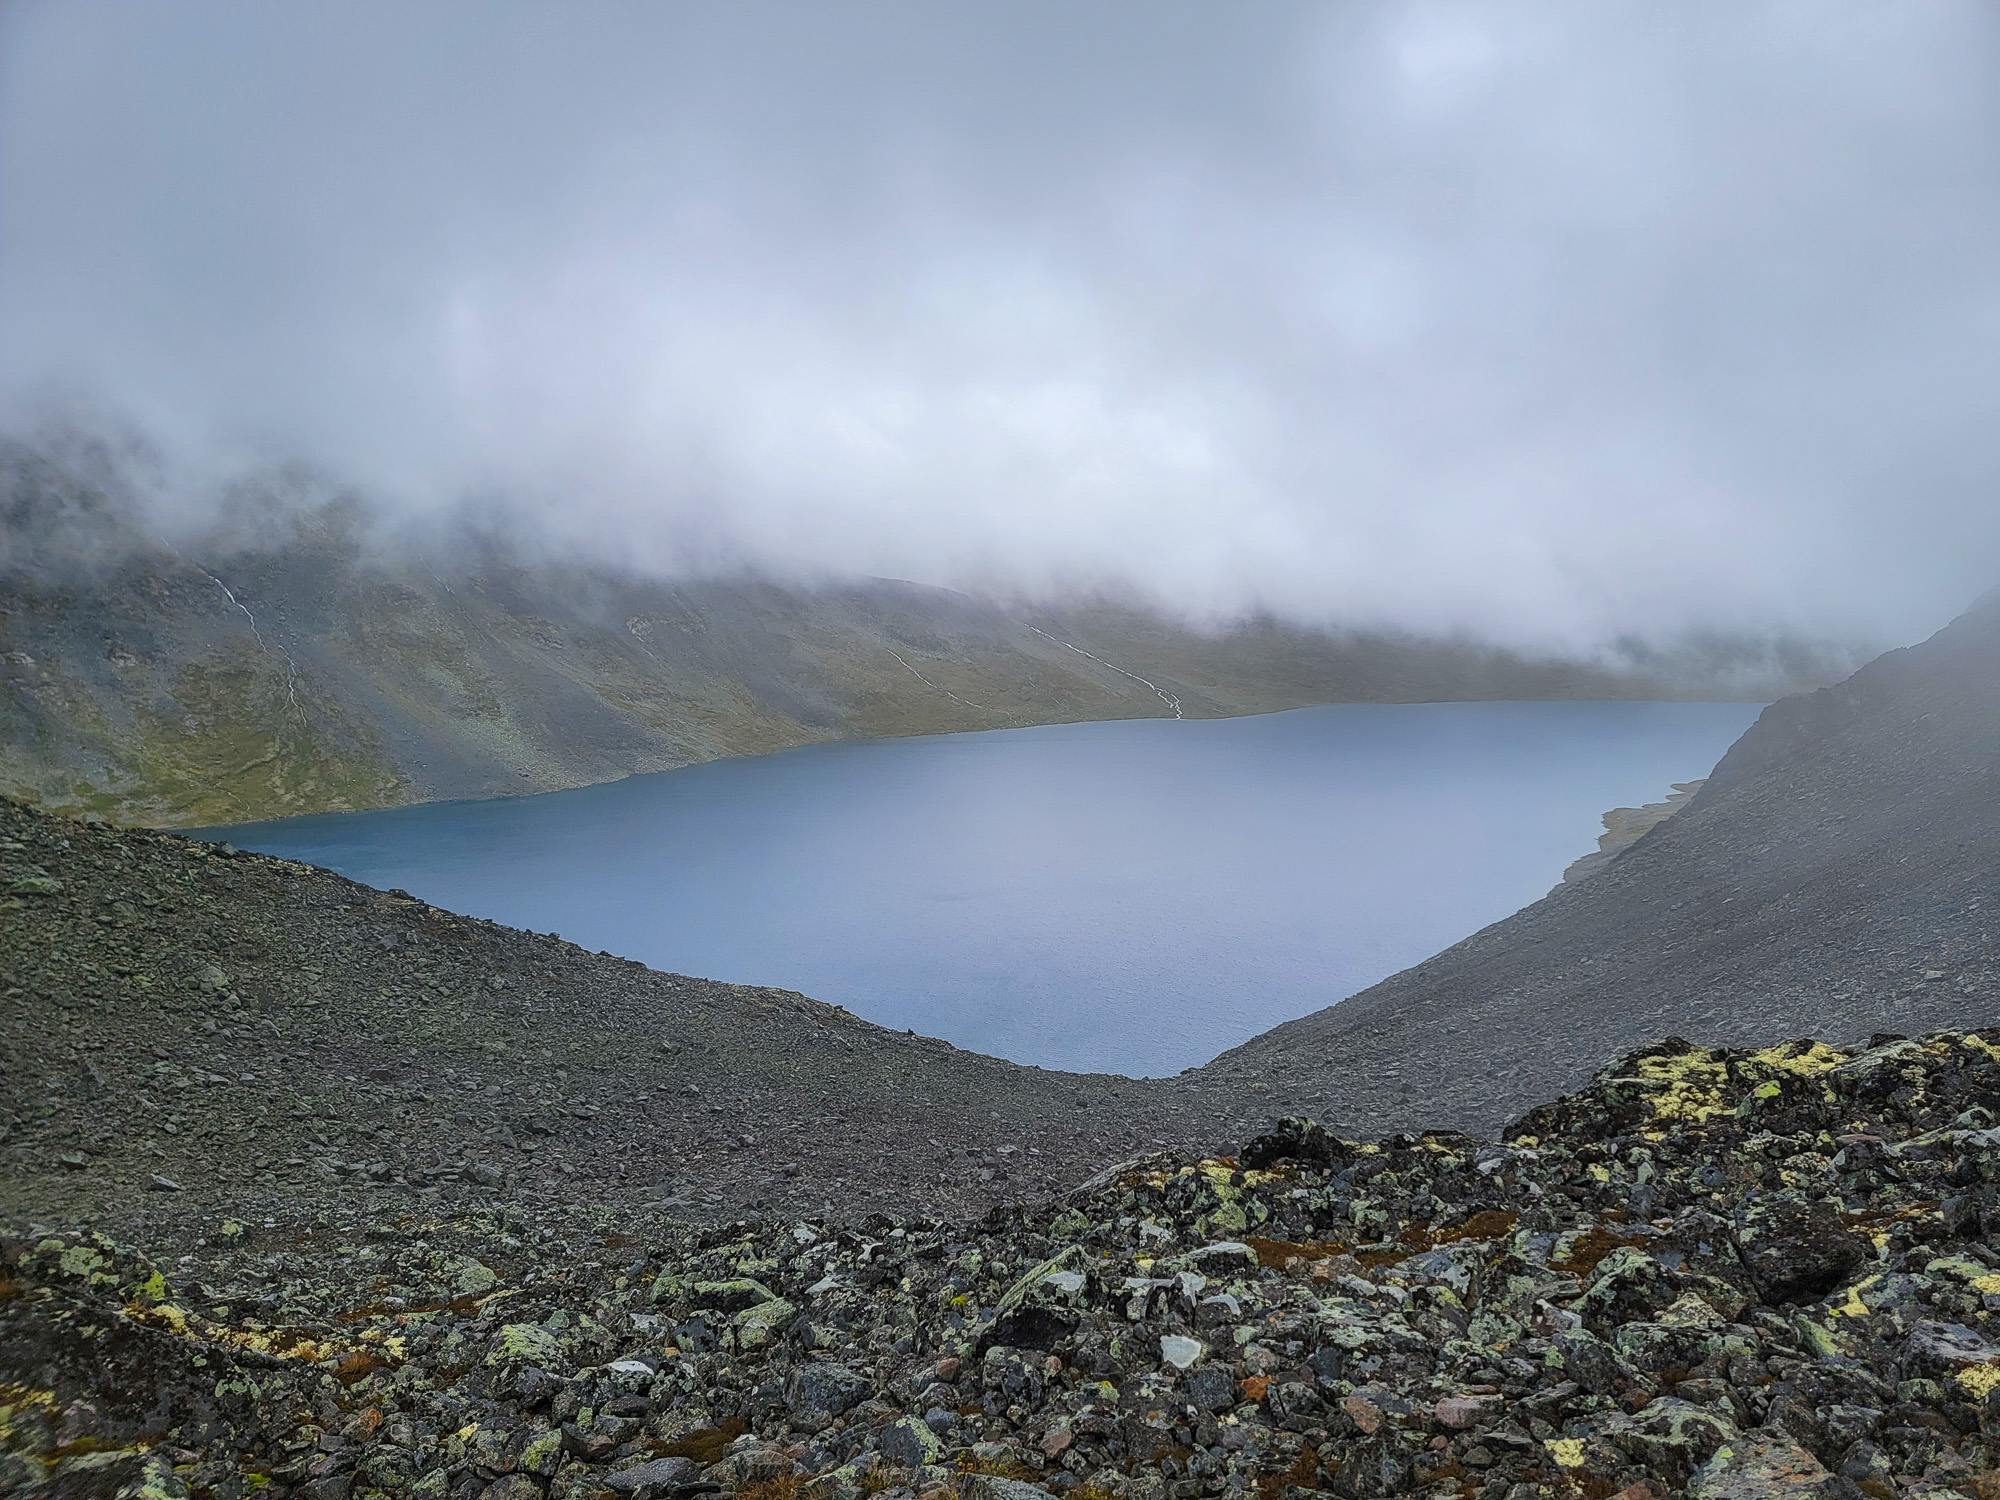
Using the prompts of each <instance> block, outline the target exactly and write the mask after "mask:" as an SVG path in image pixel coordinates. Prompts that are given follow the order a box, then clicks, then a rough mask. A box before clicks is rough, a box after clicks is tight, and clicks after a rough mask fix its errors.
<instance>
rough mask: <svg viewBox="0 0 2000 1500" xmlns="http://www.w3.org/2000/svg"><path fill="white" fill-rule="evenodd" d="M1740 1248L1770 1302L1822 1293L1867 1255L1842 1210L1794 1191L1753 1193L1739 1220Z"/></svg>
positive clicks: (1761, 1292)
mask: <svg viewBox="0 0 2000 1500" xmlns="http://www.w3.org/2000/svg"><path fill="white" fill-rule="evenodd" d="M1736 1250H1737V1254H1738V1255H1739V1256H1740V1257H1741V1258H1742V1261H1743V1265H1744V1268H1745V1269H1746V1270H1747V1271H1748V1272H1749V1273H1750V1279H1751V1281H1752V1282H1753V1283H1754V1284H1755V1285H1756V1288H1757V1295H1758V1296H1759V1297H1761V1298H1762V1299H1763V1300H1764V1301H1765V1302H1767V1303H1772V1304H1776V1303H1781V1302H1812V1301H1815V1300H1817V1299H1818V1298H1820V1297H1824V1296H1825V1295H1826V1294H1827V1293H1828V1292H1830V1291H1832V1290H1833V1289H1834V1288H1835V1287H1837V1286H1839V1285H1840V1284H1841V1282H1842V1281H1844V1280H1846V1279H1847V1276H1848V1273H1849V1272H1851V1271H1853V1270H1854V1268H1855V1267H1856V1266H1858V1265H1860V1264H1861V1261H1862V1258H1863V1256H1864V1255H1865V1254H1866V1251H1865V1250H1864V1248H1863V1246H1862V1244H1861V1242H1860V1241H1859V1240H1857V1239H1856V1238H1855V1237H1854V1236H1853V1235H1851V1234H1849V1233H1848V1232H1847V1228H1846V1226H1845V1225H1843V1224H1842V1223H1841V1222H1840V1215H1839V1213H1837V1212H1836V1211H1835V1210H1834V1209H1832V1208H1830V1207H1828V1206H1827V1205H1826V1204H1824V1203H1811V1202H1808V1201H1806V1200H1805V1199H1803V1198H1800V1197H1799V1196H1797V1195H1796V1194H1793V1193H1770V1194H1761V1195H1756V1196H1753V1197H1752V1198H1751V1199H1750V1202H1749V1204H1748V1206H1747V1207H1745V1209H1744V1210H1743V1214H1742V1216H1741V1218H1740V1219H1739V1220H1738V1221H1737V1225H1736Z"/></svg>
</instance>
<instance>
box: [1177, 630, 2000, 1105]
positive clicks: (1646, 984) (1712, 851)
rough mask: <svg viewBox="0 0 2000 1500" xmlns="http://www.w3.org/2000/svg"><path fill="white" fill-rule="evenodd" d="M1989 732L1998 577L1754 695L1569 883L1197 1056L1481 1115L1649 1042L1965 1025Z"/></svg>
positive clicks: (1999, 791)
mask: <svg viewBox="0 0 2000 1500" xmlns="http://www.w3.org/2000/svg"><path fill="white" fill-rule="evenodd" d="M1996 752H2000V595H1996V596H1992V597H1989V598H1987V599H1986V600H1984V601H1982V602H1981V603H1980V604H1979V605H1977V606H1975V607H1974V608H1973V609H1972V610H1971V611H1969V612H1968V613H1967V614H1965V615H1964V616H1962V617H1961V618H1960V619H1958V620H1957V621H1955V622H1954V623H1953V624H1952V625H1950V626H1949V627H1947V628H1946V629H1945V630H1943V631H1941V632H1939V633H1938V634H1937V635H1936V636H1934V637H1933V638H1932V639H1930V640H1929V641H1926V642H1924V643H1923V644H1922V645H1919V646H1914V647H1911V648H1909V649H1907V650H1901V651H1892V652H1890V653H1888V654H1887V655H1886V656H1883V657H1881V658H1879V659H1877V660H1876V661H1874V662H1871V663H1870V664H1869V665H1868V666H1866V667H1864V668H1862V669H1861V670H1860V671H1859V672H1857V673H1855V674H1854V675H1853V676H1852V677H1851V678H1849V679H1848V680H1847V681H1845V682H1843V683H1840V684H1839V685H1837V686H1835V687H1831V688H1826V689H1822V690H1821V691H1818V692H1815V693H1811V694H1808V695H1804V696H1801V697H1795V698H1789V699H1786V700H1784V701H1782V702H1779V703H1776V704H1773V705H1772V706H1771V707H1770V708H1769V709H1767V710H1765V712H1764V714H1763V715H1762V716H1761V717H1760V718H1759V719H1758V721H1757V723H1756V724H1755V725H1754V726H1752V728H1751V729H1750V730H1749V731H1748V732H1747V733H1746V734H1745V735H1744V736H1743V737H1742V739H1741V740H1739V741H1738V742H1737V744H1736V745H1735V746H1733V747H1732V748H1731V749H1730V751H1729V753H1728V754H1727V755H1726V756H1725V757H1724V758H1723V760H1722V762H1721V763H1720V764H1719V765H1718V766H1717V767H1716V769H1715V772H1714V774H1713V775H1712V776H1710V777H1709V779H1708V781H1707V783H1706V784H1705V785H1704V786H1703V787H1702V789H1701V790H1700V792H1699V793H1698V794H1697V795H1696V796H1695V798H1694V799H1693V801H1692V802H1690V803H1689V804H1688V805H1687V806H1686V807H1685V808H1684V809H1683V810H1682V811H1681V812H1680V813H1679V814H1677V815H1676V816H1675V817H1673V818H1670V819H1668V820H1667V821H1665V822H1663V823H1662V824H1660V825H1659V826H1658V827H1657V828H1655V829H1654V830H1653V831H1652V832H1650V833H1648V834H1647V835H1646V836H1645V837H1643V838H1641V839H1640V840H1638V841H1637V842H1636V843H1635V844H1632V845H1631V846H1629V847H1628V848H1627V849H1625V850H1624V851H1623V852H1622V853H1620V854H1618V855H1617V856H1616V857H1615V858H1614V859H1613V860H1612V861H1611V862H1610V863H1609V864H1608V866H1607V867H1605V868H1604V869H1603V870H1602V871H1601V872H1600V873H1598V874H1596V875H1594V876H1593V877H1592V878H1591V879H1589V880H1587V881H1583V882H1580V883H1578V884H1574V885H1567V886H1563V887H1560V888H1558V889H1557V890H1556V891H1554V892H1552V893H1551V894H1550V895H1549V896H1548V897H1547V898H1545V899H1544V900H1542V901H1539V902H1537V903H1535V904H1534V905H1533V906H1530V907H1528V908H1526V909H1525V910H1523V911H1521V912H1519V913H1517V914H1516V915H1514V916H1512V917H1509V918H1507V919H1506V920H1505V921H1503V922H1499V923H1496V924H1494V925H1493V926H1491V927H1488V928H1486V929H1485V930H1484V931H1482V932H1479V933H1476V934H1474V935H1473V936H1472V937H1469V938H1467V939H1466V940H1465V941H1464V942H1461V943H1459V944H1457V945H1455V946H1454V947H1452V948H1450V949H1448V950H1447V951H1445V952H1443V953H1441V954H1438V955H1437V956H1436V957H1434V958H1431V959H1429V960H1427V961H1426V962H1424V963H1422V964H1419V965H1417V966H1416V967H1415V968H1412V969H1409V970H1406V971H1404V972H1403V973H1401V974H1397V975H1394V976H1392V977H1391V978H1389V979H1386V980H1384V981H1383V982H1382V983H1380V984H1378V985H1375V986H1374V987H1372V988H1370V989H1368V990H1365V991H1363V992H1362V993H1360V994H1358V995H1356V996H1354V997H1352V998H1350V999H1348V1000H1345V1001H1342V1002H1341V1003H1340V1004H1339V1005H1337V1006H1333V1007H1330V1008H1328V1009H1326V1010H1322V1011H1319V1012H1316V1013H1315V1014H1313V1015H1310V1016H1306V1017H1304V1018H1302V1019H1300V1020H1297V1021H1293V1022H1289V1023H1287V1024H1286V1025H1284V1026H1280V1027H1277V1028H1275V1029H1274V1030H1272V1031H1270V1032H1267V1033H1266V1034H1264V1035H1263V1036H1260V1037H1258V1038H1256V1039H1254V1040H1253V1041H1251V1042H1249V1043H1246V1044H1245V1045H1244V1046H1243V1047H1241V1048H1238V1049H1236V1050H1235V1051H1234V1052H1231V1053H1228V1054H1225V1055H1224V1056H1223V1057H1222V1058H1219V1059H1217V1061H1216V1062H1214V1063H1212V1064H1210V1065H1209V1067H1208V1068H1207V1069H1205V1070H1204V1072H1205V1073H1207V1074H1208V1075H1210V1076H1211V1077H1212V1078H1213V1079H1215V1080H1216V1084H1217V1086H1218V1087H1223V1086H1226V1085H1227V1084H1229V1083H1237V1084H1240V1083H1242V1082H1244V1081H1247V1080H1252V1079H1254V1080H1256V1081H1257V1082H1258V1083H1259V1084H1261V1085H1267V1086H1268V1087H1269V1088H1270V1090H1271V1101H1272V1104H1273V1107H1281V1108H1282V1107H1290V1108H1300V1107H1303V1106H1305V1105H1307V1104H1311V1105H1312V1106H1314V1107H1315V1108H1317V1109H1318V1110H1319V1111H1320V1112H1321V1113H1322V1115H1323V1116H1324V1117H1326V1118H1330V1119H1338V1120H1340V1121H1342V1122H1346V1123H1351V1124H1355V1125H1368V1126H1373V1127H1379V1128H1397V1127H1399V1126H1401V1125H1405V1124H1408V1123H1412V1122H1414V1121H1416V1120H1418V1119H1419V1118H1421V1119H1422V1120H1424V1121H1426V1122H1428V1123H1439V1122H1445V1121H1448V1122H1450V1123H1453V1124H1459V1125H1463V1126H1465V1127H1467V1128H1492V1127H1494V1126H1496V1125H1497V1124H1499V1123H1500V1121H1502V1120H1503V1119H1505V1118H1506V1117H1508V1116H1509V1115H1510V1114H1511V1113H1513V1112H1516V1111H1518V1110H1519V1109H1521V1108H1523V1107H1525V1105H1526V1104H1528V1103H1529V1102H1531V1101H1532V1100H1534V1099H1537V1098H1547V1097H1552V1096H1554V1095H1556V1094H1559V1093H1562V1092H1564V1091H1565V1090H1567V1089H1570V1088H1573V1087H1576V1086H1577V1085H1579V1084H1580V1083H1581V1082H1582V1081H1583V1080H1584V1079H1586V1078H1588V1077H1589V1076H1590V1074H1591V1072H1592V1070H1593V1069H1594V1068H1596V1067H1597V1066H1598V1065H1600V1064H1601V1063H1602V1062H1604V1061H1605V1060H1606V1059H1608V1058H1610V1057H1612V1056H1614V1055H1616V1054H1617V1053H1619V1052H1620V1051H1623V1050H1625V1049H1626V1048H1628V1047H1631V1046H1634V1045H1638V1044H1639V1043H1640V1042H1641V1041H1643V1040H1645V1039H1648V1038H1653V1037H1658V1036H1665V1035H1680V1036H1686V1037H1689V1038H1692V1039H1694V1040H1697V1041H1702V1042H1718V1043H1728V1042H1739V1041H1743V1040H1746V1039H1750V1038H1757V1037H1771V1036H1806V1035H1813V1036H1820V1037H1825V1038H1830V1039H1849V1038H1855V1037H1866V1036H1867V1035H1868V1034H1870V1033H1871V1032H1876V1031H1885V1032H1899V1033H1909V1034H1914V1033H1917V1032H1922V1031H1926V1030H1929V1029H1932V1028H1936V1027H1943V1026H1950V1025H1955V1024H1978V1023H1981V1022H1989V1021H1991V1020H1992V1019H1993V1018H1994V1016H1995V1015H1996V1012H2000V944H1996V934H1995V929H1994V912H1993V902H1994V901H1995V894H1994V890H1993V872H1994V870H1995V869H1996V867H2000V754H1996Z"/></svg>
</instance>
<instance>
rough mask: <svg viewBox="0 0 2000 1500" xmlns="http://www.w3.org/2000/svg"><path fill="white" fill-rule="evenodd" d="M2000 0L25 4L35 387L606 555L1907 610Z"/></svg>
mask: <svg viewBox="0 0 2000 1500" xmlns="http://www.w3.org/2000/svg"><path fill="white" fill-rule="evenodd" d="M1996 84H2000V12H1996V11H1995V10H1994V9H1993V8H1991V7H1990V6H1983V5H1979V4H1976V3H1970V0H1966V3H1951V0H1940V3H1936V4H1926V5H1923V6H1897V7H1885V6H1876V5H1869V4H1862V3H1825V0H1814V3H1810V4H1804V3H1777V4H1772V3H1751V4H1745V3H1740V0H1728V3H1695V4H1676V5H1673V6H1646V5H1637V4H1623V3H1613V4H1604V3H1591V4H1557V3H1542V0H1538V3H1535V4H1521V5H1514V4H1504V3H1492V0H1480V3H1477V4H1428V3H1415V4H1372V5H1343V6H1324V5H1286V4H1267V5H1260V6H1257V7H1253V8H1247V9H1243V8H1237V9H1228V10H1224V9H1218V8H1215V7H1212V6H1207V5H1197V4H1170V3H1149V4H1146V5H1143V6H1140V5H1110V4H1105V5H1094V6H1088V7H1075V6H1069V5H1057V4H1033V3H1017V4H1009V5H1006V6H990V7H973V6H957V5H945V6H940V5H934V4H872V5H870V4H846V5H841V6H837V7H827V6H816V5H772V4H747V5H730V6H726V7H725V6H707V7H696V6H652V5H637V4H634V5H623V6H621V5H613V4H604V5H596V6H591V7H587V8H579V7H556V6H539V7H530V6H517V7H506V6H498V5H491V4H463V5H453V4H445V3H438V4H431V5H426V6H422V7H407V6H389V5H365V4H364V5H352V4H350V5H342V6H338V7H334V6H325V7H316V8H308V7H302V6H258V5H250V4H242V5H205V4H195V3H183V4H177V5H174V6H150V7H134V6H126V5H116V4H94V3H89V0H62V3H59V4H58V3H35V0H16V3H14V4H12V5H10V6H8V7H7V8H6V9H5V10H4V11H0V328H4V329H5V330H6V332H5V336H4V338H0V427H4V428H5V429H7V430H8V431H11V432H14V433H34V432H38V431H41V432H46V431H47V430H49V424H50V423H52V422H55V423H72V424H74V423H81V424H83V425H84V426H85V427H102V428H105V429H108V430H112V431H132V432H136V433H139V434H143V435H144V437H145V440H146V441H147V442H148V443H149V444H151V445H152V446H153V449H154V451H155V457H156V465H155V467H153V468H152V469H150V470H149V469H147V468H146V466H144V465H142V466H140V471H141V473H142V477H143V476H144V475H146V474H150V476H151V477H150V478H145V479H144V482H145V483H146V484H147V485H148V486H149V487H150V488H149V493H150V495H151V500H152V503H153V505H154V506H155V508H156V510H157V511H158V513H159V516H158V519H159V521H160V524H161V526H162V528H163V529H165V530H166V531H167V532H168V533H169V534H170V535H185V534H187V533H189V532H191V531H193V530H196V529H198V528H199V527H200V526H201V525H202V524H204V523H205V522H206V521H207V520H208V519H209V518H210V516H211V515H212V511H213V507H214V506H215V505H216V504H217V503H218V497H219V496H221V495H222V494H223V493H224V492H225V490H226V488H227V484H226V482H227V481H228V480H229V479H231V478H232V477H236V476H241V475H244V474H255V473H260V472H265V471H268V470H269V469H270V468H271V466H273V465H291V464H303V465H306V466H308V468H309V470H310V472H311V473H312V474H313V475H316V476H318V477H316V478H313V479H310V480H308V481H303V482H302V483H304V485H305V488H307V489H308V490H314V489H322V490H329V491H330V490H332V489H334V488H338V487H341V486H350V485H351V486H353V487H355V488H356V489H358V490H359V491H360V492H362V493H364V494H366V495H367V496H368V497H369V498H370V499H371V500H372V501H373V502H375V503H376V504H378V505H380V506H384V507H386V508H388V510H389V511H390V512H392V513H394V514H397V515H401V516H405V517H409V518H412V519H415V520H419V521H424V520H427V519H428V518H433V517H438V518H454V517H460V516H463V515H465V514H468V513H469V514H471V515H473V516H476V517H480V518H484V519H488V520H493V519H504V520H505V521H506V523H507V524H508V525H510V526H517V527H519V528H521V529H523V530H525V531H527V532H529V533H532V534H537V535H540V536H542V537H544V538H546V540H547V541H548V543H549V544H550V545H551V546H553V547H555V548H557V549H559V550H564V551H570V552H575V553H580V554H581V555H582V556H583V557H584V558H585V559H598V560H608V561H616V562H621V563H630V564H636V565H637V566H639V567H641V568H646V569H653V570H658V571H661V572H665V573H684V572H701V571H713V570H715V569H718V568H735V567H741V566H744V565H748V566H752V567H755V568H758V569H761V570H764V571H767V572H769V573H772V574H775V575H777V576H780V577H786V578H793V579H803V580H808V581H810V580H813V579H817V578H825V577H839V576H852V575H887V576H894V577H903V578H914V579H918V580H922V581H925V582H930V583H939V584H949V585H954V586H959V587H968V588H973V589H985V590H1017V591H1025V592H1027V593H1030V594H1038V595H1042V596H1053V595H1056V594H1059V593H1063V592H1065V591H1075V590H1091V589H1099V588H1110V589H1114V590H1137V591H1139V592H1140V593H1142V594H1145V595H1149V596H1151V597H1153V598H1155V599H1157V600H1159V601H1162V602H1164V603H1165V604H1167V605H1168V606H1169V607H1171V608H1173V609H1176V610H1179V611H1183V612H1186V613H1189V614H1192V615H1194V616H1197V617H1200V616H1215V617H1227V616H1231V615H1235V614H1240V613H1243V612H1247V611H1252V610H1265V611H1270V612H1272V613H1275V614H1277V615H1279V616H1281V617H1284V618H1287V619H1291V620H1294V621H1299V622H1304V623H1313V624H1317V623H1339V624H1344V625H1354V626H1359V627H1383V626H1387V627H1394V628H1400V629H1405V630H1410V631H1415V632H1421V633H1437V632H1449V631H1469V632H1472V633H1475V634H1480V635H1484V636H1488V637H1491V638H1494V639H1496V640H1499V641H1502V642H1505V643H1510V644H1519V645H1524V646H1531V647H1536V648H1543V647H1551V648H1560V649H1574V648H1588V647H1590V646H1591V645H1593V644H1595V643H1599V642H1603V641H1606V640H1609V639H1612V638H1615V637H1618V636H1621V635H1627V634H1632V633H1638V634H1641V635H1648V636H1657V637H1661V638H1668V637H1676V636H1679V635H1682V634H1685V633H1688V632H1700V631H1720V632H1747V633H1759V632H1771V633H1799V634H1808V635H1814V636H1820V637H1831V638H1837V639H1841V640H1866V641H1880V642H1885V643H1886V642H1892V641H1898V640H1906V639H1910V638H1913V637H1915V636H1917V635H1920V634H1922V633H1924V632H1925V631H1927V630H1929V629H1931V628H1934V627H1935V626H1936V625H1938V624H1940V623H1942V622H1943V620H1944V619H1945V618H1946V617H1948V616H1949V615H1950V614H1951V613H1952V612H1954V611H1955V610H1957V609H1959V608H1961V607H1962V606H1963V605H1964V603H1965V601H1966V600H1967V599H1968V598H1970V597H1971V596H1973V595H1974V594H1976V593H1978V592H1979V591H1980V590H1981V589H1983V588H1984V587H1986V586H1988V585H1989V584H1990V583H1991V582H1992V581H1993V580H1994V579H1995V578H1996V577H2000V506H1996V504H1995V495H1996V486H1995V479H1996V470H2000V254H1996V248H2000V246H1997V245H1996V240H1997V239H2000V235H1996V231H2000V88H1996Z"/></svg>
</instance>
